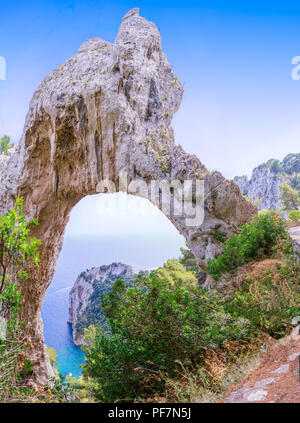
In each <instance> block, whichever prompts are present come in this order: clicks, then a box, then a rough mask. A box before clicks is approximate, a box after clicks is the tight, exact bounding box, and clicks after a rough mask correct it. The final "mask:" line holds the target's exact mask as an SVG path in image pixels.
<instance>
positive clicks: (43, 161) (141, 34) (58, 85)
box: [0, 9, 256, 383]
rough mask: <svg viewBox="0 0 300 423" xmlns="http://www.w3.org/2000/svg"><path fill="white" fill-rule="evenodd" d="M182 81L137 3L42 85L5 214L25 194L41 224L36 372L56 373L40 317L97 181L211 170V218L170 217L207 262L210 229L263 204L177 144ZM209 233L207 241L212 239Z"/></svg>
mask: <svg viewBox="0 0 300 423" xmlns="http://www.w3.org/2000/svg"><path fill="white" fill-rule="evenodd" d="M182 95H183V88H182V85H181V84H180V82H179V81H178V78H177V77H176V76H175V74H174V72H173V71H172V68H171V66H170V64H169V63H168V61H167V58H166V56H165V55H164V53H163V52H162V49H161V38H160V34H159V32H158V30H157V28H156V26H155V25H154V24H153V23H151V22H148V21H147V20H146V19H144V18H142V17H140V16H139V13H138V10H137V9H134V10H133V11H130V12H129V13H128V14H127V15H126V16H125V17H124V18H123V21H122V24H121V27H120V29H119V33H118V36H117V38H116V41H115V43H114V44H109V43H105V42H101V40H93V41H91V42H86V43H84V45H83V46H82V47H81V49H80V52H79V53H78V54H77V55H75V56H74V57H72V58H71V59H69V60H68V61H67V62H66V63H64V64H63V65H62V66H59V67H58V68H57V69H55V70H54V71H53V72H52V73H51V74H50V75H48V76H47V77H46V78H45V79H44V80H43V81H42V83H41V85H40V86H39V88H38V89H37V91H36V92H35V93H34V95H33V98H32V100H31V103H30V108H29V112H28V115H27V117H26V121H25V127H24V132H23V136H22V138H21V140H20V143H19V145H18V146H17V147H16V149H15V150H13V151H11V152H10V153H9V154H8V155H7V156H3V157H1V159H0V162H1V169H0V186H1V193H0V213H3V212H6V211H7V210H8V209H9V208H10V207H11V206H12V204H13V202H14V200H15V199H16V197H17V196H23V197H24V209H25V213H26V215H27V216H28V218H32V217H36V218H37V219H38V220H39V226H37V227H36V228H34V230H33V231H32V235H33V236H35V237H37V238H40V239H41V240H42V243H43V244H42V247H41V248H40V257H41V263H40V266H39V267H38V268H35V269H34V270H33V271H32V272H31V275H30V280H28V281H27V283H26V284H24V285H23V286H22V291H23V301H24V316H23V317H24V319H25V320H26V322H27V331H28V333H29V334H30V335H31V337H32V339H33V343H34V347H35V348H34V349H33V350H32V352H31V357H30V358H31V360H32V362H33V365H34V373H35V380H36V381H37V382H40V383H42V382H44V381H45V380H46V378H47V376H48V368H47V363H48V360H47V356H46V354H45V349H44V342H43V325H42V320H41V316H40V312H41V308H42V303H43V299H44V296H45V292H46V289H47V287H48V286H49V284H50V283H51V281H52V278H53V275H54V271H55V263H56V260H57V258H58V255H59V252H60V250H61V247H62V243H63V237H64V231H65V227H66V225H67V222H68V220H69V215H70V212H71V210H72V208H73V207H74V206H75V205H76V204H77V203H78V202H79V201H80V200H81V199H82V198H83V197H85V196H87V195H91V194H96V193H97V189H96V187H97V184H98V182H99V180H104V179H109V180H111V181H113V182H114V183H115V184H116V186H117V189H118V190H124V187H121V186H119V180H118V175H119V174H120V172H121V171H123V172H126V173H127V175H128V180H129V181H131V180H133V179H136V178H139V179H142V180H143V181H145V182H146V183H147V184H149V183H150V180H153V179H154V180H160V179H164V180H166V181H172V180H174V179H177V180H179V181H183V180H186V179H190V180H197V179H203V180H204V184H205V219H204V223H203V224H202V225H201V226H197V227H195V226H194V227H190V226H187V225H186V220H185V218H184V217H182V216H179V217H177V216H170V217H169V218H170V220H171V221H172V222H173V224H174V226H175V227H176V228H177V229H178V231H179V232H180V233H181V234H182V235H184V236H185V238H186V239H187V241H188V243H189V244H190V246H191V249H192V251H193V252H194V254H195V255H196V257H197V258H198V260H199V262H200V261H202V262H204V261H205V259H206V258H207V256H211V255H213V254H215V253H216V252H217V251H218V247H217V246H216V244H214V243H212V242H210V239H209V233H210V231H211V229H212V228H214V227H215V226H216V225H220V228H221V230H222V231H223V232H225V233H227V234H231V233H232V232H234V231H235V230H236V228H237V227H238V226H240V225H242V224H243V223H245V222H246V221H248V220H249V219H250V218H251V217H252V216H253V214H254V213H255V212H256V211H255V208H254V207H252V206H251V205H250V204H249V203H248V202H247V201H246V200H245V199H243V198H242V196H241V194H240V191H239V188H238V186H237V185H236V184H234V183H233V182H232V181H227V180H226V179H224V177H223V176H222V175H221V174H220V173H218V172H214V173H209V172H208V171H207V169H206V168H205V166H204V165H203V164H202V163H201V162H200V161H199V160H198V158H197V157H195V156H193V155H190V154H187V153H185V152H184V151H183V149H182V148H181V147H179V146H176V145H175V142H174V136H173V130H172V127H171V121H172V118H173V115H174V113H175V112H176V111H177V109H178V108H179V105H180V102H181V98H182ZM204 237H205V241H204Z"/></svg>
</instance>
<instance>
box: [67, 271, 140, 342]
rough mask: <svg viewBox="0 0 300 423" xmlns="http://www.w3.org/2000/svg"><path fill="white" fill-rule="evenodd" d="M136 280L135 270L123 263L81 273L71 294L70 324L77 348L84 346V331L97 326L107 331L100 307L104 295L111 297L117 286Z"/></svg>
mask: <svg viewBox="0 0 300 423" xmlns="http://www.w3.org/2000/svg"><path fill="white" fill-rule="evenodd" d="M117 279H122V280H123V281H125V282H131V281H132V280H133V279H134V274H133V271H132V267H131V266H128V265H125V264H122V263H112V264H110V265H108V266H101V267H93V268H91V269H88V270H86V271H85V272H82V273H80V275H79V276H78V277H77V279H76V281H75V284H74V286H73V288H72V289H71V291H70V294H69V317H68V323H70V324H72V328H73V341H74V344H75V345H83V340H82V335H83V330H84V328H87V327H89V325H91V324H97V325H99V326H101V327H102V328H103V329H104V330H105V329H106V319H105V316H104V314H103V312H102V310H101V306H100V295H101V294H103V295H105V294H107V293H108V292H109V291H110V290H111V288H112V286H113V284H114V282H115V281H116V280H117Z"/></svg>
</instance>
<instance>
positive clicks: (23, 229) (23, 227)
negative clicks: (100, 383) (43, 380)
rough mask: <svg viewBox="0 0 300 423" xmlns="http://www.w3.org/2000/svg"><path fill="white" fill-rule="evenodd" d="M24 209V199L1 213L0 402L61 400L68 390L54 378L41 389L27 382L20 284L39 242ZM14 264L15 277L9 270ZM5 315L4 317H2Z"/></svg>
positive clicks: (27, 346) (28, 371) (35, 260)
mask: <svg viewBox="0 0 300 423" xmlns="http://www.w3.org/2000/svg"><path fill="white" fill-rule="evenodd" d="M33 224H37V221H36V220H35V219H33V220H30V221H27V220H26V217H25V215H24V213H23V200H22V198H18V199H17V200H16V203H15V206H14V207H13V208H12V209H11V210H10V211H9V212H8V213H5V214H4V215H2V216H1V217H0V318H1V320H2V321H5V326H6V328H5V329H6V330H5V331H4V333H2V334H1V335H2V336H1V338H0V402H14V403H15V402H61V401H66V400H67V396H69V394H70V393H69V391H68V390H67V389H66V388H65V386H64V384H63V383H62V382H61V381H60V380H59V379H57V378H55V379H54V380H53V381H52V384H51V386H50V384H49V385H46V386H43V387H41V388H40V390H37V391H36V390H34V389H31V388H29V387H28V386H27V382H28V379H29V378H30V376H31V375H32V373H33V367H32V363H31V361H30V359H29V358H28V356H27V355H28V351H29V350H30V349H32V348H33V345H32V342H31V339H30V338H29V337H27V336H25V332H24V322H22V321H21V320H20V314H21V307H22V303H21V300H22V295H21V292H20V290H19V285H20V284H21V283H24V279H27V278H28V267H29V265H30V264H35V265H38V263H39V254H38V246H39V245H40V244H41V242H40V241H39V240H38V239H35V238H32V237H30V228H31V225H33ZM12 267H13V269H14V273H15V277H14V278H13V277H12V275H10V274H8V271H9V270H11V269H12ZM3 318H4V319H3Z"/></svg>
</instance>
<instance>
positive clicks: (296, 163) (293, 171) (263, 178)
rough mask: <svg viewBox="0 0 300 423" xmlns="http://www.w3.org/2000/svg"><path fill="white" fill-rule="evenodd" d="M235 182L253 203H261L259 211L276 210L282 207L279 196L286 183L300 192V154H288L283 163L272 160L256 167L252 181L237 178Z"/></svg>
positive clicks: (242, 177)
mask: <svg viewBox="0 0 300 423" xmlns="http://www.w3.org/2000/svg"><path fill="white" fill-rule="evenodd" d="M234 182H235V183H236V184H237V185H238V186H239V188H240V190H241V193H242V194H243V195H245V196H247V197H249V199H250V200H251V201H252V202H254V201H259V204H258V209H259V210H263V209H271V210H276V209H278V208H279V207H281V206H282V202H281V200H280V199H279V196H280V194H281V190H280V187H281V185H282V184H283V183H284V182H287V183H288V184H289V185H290V186H291V187H292V188H294V189H297V190H298V191H299V192H300V153H297V154H288V155H287V156H286V157H285V158H284V159H283V160H282V161H279V160H275V159H271V160H269V161H267V162H266V163H263V164H261V165H260V166H258V167H256V168H255V169H254V170H253V172H252V176H251V178H250V179H248V177H247V176H236V177H235V178H234Z"/></svg>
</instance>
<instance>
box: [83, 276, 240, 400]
mask: <svg viewBox="0 0 300 423" xmlns="http://www.w3.org/2000/svg"><path fill="white" fill-rule="evenodd" d="M102 307H103V309H104V310H105V314H106V316H107V318H108V319H109V323H110V327H111V335H110V336H106V335H104V334H100V336H98V337H96V339H95V341H94V345H93V347H92V348H91V349H88V350H87V355H86V361H85V366H84V372H85V374H87V375H89V376H90V377H92V378H94V379H95V382H96V383H95V386H94V390H93V392H94V395H95V397H96V399H97V400H100V401H109V402H110V401H115V400H116V399H122V400H127V401H131V400H133V399H134V398H136V397H141V396H142V397H144V396H147V395H151V394H153V393H162V392H163V390H164V377H163V373H165V374H167V375H168V377H170V376H171V377H176V374H177V372H178V371H179V370H180V369H181V367H182V366H187V367H192V366H195V365H196V364H199V363H200V362H201V361H202V359H203V358H204V355H205V352H206V351H207V350H212V349H214V348H217V347H218V346H222V345H223V344H224V343H225V342H226V341H227V340H228V339H235V340H237V339H242V338H243V337H245V336H246V334H247V332H248V325H247V322H245V321H244V319H236V318H233V317H231V316H230V315H228V314H226V313H225V312H224V309H223V307H222V304H220V302H219V299H218V298H216V297H215V296H214V295H213V293H212V292H209V291H207V290H204V289H202V288H200V287H197V288H194V287H191V286H185V285H184V283H180V282H179V281H178V282H177V283H176V285H173V284H171V283H169V282H167V281H165V280H163V279H160V278H159V277H157V275H156V274H155V273H154V272H153V273H151V274H150V276H146V277H145V276H142V275H141V276H140V277H139V278H138V279H137V280H136V281H135V283H134V286H133V287H132V288H130V287H126V285H125V284H124V282H123V281H121V280H119V281H117V282H116V283H115V284H114V287H113V290H112V292H111V293H108V294H107V295H106V297H105V298H102Z"/></svg>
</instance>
